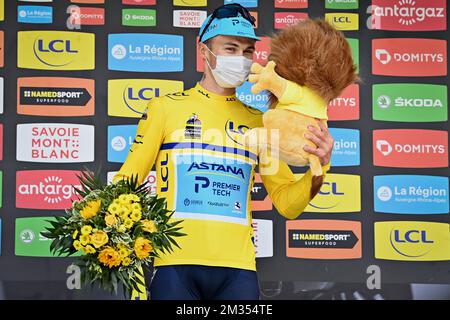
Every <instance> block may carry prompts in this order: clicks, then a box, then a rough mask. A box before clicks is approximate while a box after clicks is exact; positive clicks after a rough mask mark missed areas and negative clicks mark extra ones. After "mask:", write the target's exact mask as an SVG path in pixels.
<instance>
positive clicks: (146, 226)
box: [141, 220, 157, 232]
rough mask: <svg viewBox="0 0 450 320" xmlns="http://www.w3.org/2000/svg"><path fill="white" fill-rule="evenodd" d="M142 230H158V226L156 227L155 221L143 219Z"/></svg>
mask: <svg viewBox="0 0 450 320" xmlns="http://www.w3.org/2000/svg"><path fill="white" fill-rule="evenodd" d="M141 223H142V230H144V231H145V232H156V231H157V228H156V224H155V222H154V221H150V220H142V221H141Z"/></svg>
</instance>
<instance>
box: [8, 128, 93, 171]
mask: <svg viewBox="0 0 450 320" xmlns="http://www.w3.org/2000/svg"><path fill="white" fill-rule="evenodd" d="M94 131H95V130H94V126H91V125H81V124H69V123H29V124H18V125H17V148H16V153H17V155H16V157H17V160H18V161H28V162H43V163H76V162H92V161H94V145H95V139H94Z"/></svg>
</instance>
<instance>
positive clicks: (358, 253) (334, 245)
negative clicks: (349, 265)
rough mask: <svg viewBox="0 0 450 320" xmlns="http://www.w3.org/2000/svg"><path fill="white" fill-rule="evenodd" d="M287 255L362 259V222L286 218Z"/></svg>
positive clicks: (313, 257) (294, 256)
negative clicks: (287, 219)
mask: <svg viewBox="0 0 450 320" xmlns="http://www.w3.org/2000/svg"><path fill="white" fill-rule="evenodd" d="M286 255H287V256H288V257H290V258H302V259H359V258H361V257H362V237H361V222H359V221H347V220H292V221H286Z"/></svg>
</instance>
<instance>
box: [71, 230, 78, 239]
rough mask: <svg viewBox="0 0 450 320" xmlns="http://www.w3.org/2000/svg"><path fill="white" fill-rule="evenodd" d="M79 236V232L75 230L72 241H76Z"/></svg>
mask: <svg viewBox="0 0 450 320" xmlns="http://www.w3.org/2000/svg"><path fill="white" fill-rule="evenodd" d="M77 236H78V230H75V231H74V232H73V234H72V239H76V238H77Z"/></svg>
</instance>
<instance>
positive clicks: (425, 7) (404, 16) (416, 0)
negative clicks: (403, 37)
mask: <svg viewBox="0 0 450 320" xmlns="http://www.w3.org/2000/svg"><path fill="white" fill-rule="evenodd" d="M368 13H370V14H371V17H370V18H369V27H370V28H372V29H379V30H392V31H436V30H446V29H447V4H446V0H372V6H371V7H369V10H368Z"/></svg>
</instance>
